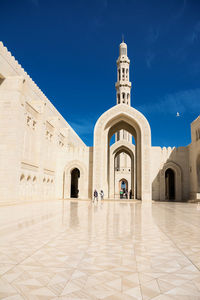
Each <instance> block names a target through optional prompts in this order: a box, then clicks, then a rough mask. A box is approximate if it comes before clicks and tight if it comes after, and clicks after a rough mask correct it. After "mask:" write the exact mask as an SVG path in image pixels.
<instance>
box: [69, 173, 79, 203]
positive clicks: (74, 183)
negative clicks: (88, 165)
mask: <svg viewBox="0 0 200 300" xmlns="http://www.w3.org/2000/svg"><path fill="white" fill-rule="evenodd" d="M79 178H80V171H79V169H77V168H75V169H73V170H72V171H71V194H70V197H71V198H78V194H79V189H78V181H79Z"/></svg>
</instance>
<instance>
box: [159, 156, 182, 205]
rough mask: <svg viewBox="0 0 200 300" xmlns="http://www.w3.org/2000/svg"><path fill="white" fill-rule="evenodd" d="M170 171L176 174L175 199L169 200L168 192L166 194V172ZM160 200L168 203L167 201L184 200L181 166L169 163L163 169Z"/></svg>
mask: <svg viewBox="0 0 200 300" xmlns="http://www.w3.org/2000/svg"><path fill="white" fill-rule="evenodd" d="M169 170H172V171H173V172H174V185H175V187H174V189H175V195H174V199H167V198H168V197H167V192H166V188H167V186H166V174H167V173H166V172H169ZM160 200H161V201H166V200H175V201H181V200H182V171H181V168H180V166H179V165H178V164H177V163H175V162H172V161H169V162H167V163H166V164H165V165H164V167H163V168H162V170H161V172H160Z"/></svg>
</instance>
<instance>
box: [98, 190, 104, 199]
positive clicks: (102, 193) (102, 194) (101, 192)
mask: <svg viewBox="0 0 200 300" xmlns="http://www.w3.org/2000/svg"><path fill="white" fill-rule="evenodd" d="M99 194H100V196H101V200H103V197H104V192H103V190H101V191H100V193H99Z"/></svg>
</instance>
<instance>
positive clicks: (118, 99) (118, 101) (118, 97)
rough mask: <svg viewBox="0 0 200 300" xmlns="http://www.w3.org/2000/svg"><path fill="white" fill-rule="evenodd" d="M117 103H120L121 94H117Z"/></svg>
mask: <svg viewBox="0 0 200 300" xmlns="http://www.w3.org/2000/svg"><path fill="white" fill-rule="evenodd" d="M117 103H118V104H119V103H120V94H117Z"/></svg>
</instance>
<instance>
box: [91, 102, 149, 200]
mask: <svg viewBox="0 0 200 300" xmlns="http://www.w3.org/2000/svg"><path fill="white" fill-rule="evenodd" d="M121 129H124V130H126V131H128V132H129V133H130V134H131V135H133V136H134V138H135V142H136V147H135V149H136V151H135V152H136V165H137V182H138V191H137V199H142V200H145V201H149V202H150V201H151V180H150V178H151V176H150V148H151V130H150V126H149V123H148V121H147V119H146V118H145V117H144V116H143V115H142V114H141V113H140V112H139V111H137V110H136V109H134V108H133V107H130V106H128V105H125V104H118V105H116V106H114V107H112V108H111V109H109V110H107V111H106V112H105V113H104V114H102V116H101V117H100V118H99V119H98V120H97V123H96V125H95V128H94V150H93V189H94V188H97V189H103V190H104V193H105V197H106V198H109V196H110V195H109V188H110V187H109V172H110V170H109V168H110V153H109V152H110V147H109V141H110V138H111V136H112V135H113V134H114V133H115V132H117V131H119V130H121Z"/></svg>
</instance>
